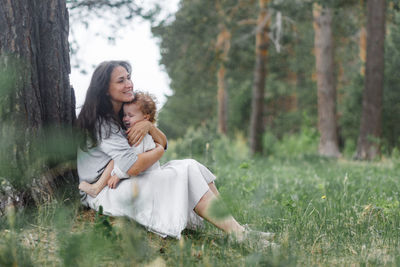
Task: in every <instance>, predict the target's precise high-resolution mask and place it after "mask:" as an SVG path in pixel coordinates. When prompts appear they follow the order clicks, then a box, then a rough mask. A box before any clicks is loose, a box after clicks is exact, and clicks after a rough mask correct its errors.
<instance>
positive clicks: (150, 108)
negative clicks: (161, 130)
mask: <svg viewBox="0 0 400 267" xmlns="http://www.w3.org/2000/svg"><path fill="white" fill-rule="evenodd" d="M134 97H135V98H134V99H133V100H132V101H131V102H128V103H125V105H127V104H138V105H139V108H140V111H141V112H142V113H143V114H144V115H149V121H150V122H151V123H155V122H156V113H157V106H156V98H155V96H154V95H151V94H149V93H145V92H140V91H135V92H134Z"/></svg>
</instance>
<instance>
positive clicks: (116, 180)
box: [107, 175, 120, 189]
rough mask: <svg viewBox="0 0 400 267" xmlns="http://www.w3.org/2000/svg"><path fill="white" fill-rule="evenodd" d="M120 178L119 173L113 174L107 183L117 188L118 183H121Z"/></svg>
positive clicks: (110, 186)
mask: <svg viewBox="0 0 400 267" xmlns="http://www.w3.org/2000/svg"><path fill="white" fill-rule="evenodd" d="M119 181H120V179H119V178H118V176H117V175H113V176H111V178H110V179H109V180H108V182H107V185H108V187H109V188H112V189H114V188H116V187H117V184H118V183H119Z"/></svg>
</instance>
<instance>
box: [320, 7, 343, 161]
mask: <svg viewBox="0 0 400 267" xmlns="http://www.w3.org/2000/svg"><path fill="white" fill-rule="evenodd" d="M313 16H314V23H313V25H314V31H315V35H314V47H315V60H316V70H317V87H318V129H319V132H320V140H319V154H320V155H323V156H328V157H338V156H339V155H340V152H339V145H338V135H337V124H336V88H335V81H334V69H333V68H334V64H333V34H332V10H331V9H330V8H328V7H324V8H323V7H322V6H321V5H318V4H314V8H313Z"/></svg>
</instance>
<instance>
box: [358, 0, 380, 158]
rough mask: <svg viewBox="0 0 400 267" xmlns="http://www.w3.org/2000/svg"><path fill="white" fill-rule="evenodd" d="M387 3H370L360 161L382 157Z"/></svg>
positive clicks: (359, 144) (374, 0)
mask: <svg viewBox="0 0 400 267" xmlns="http://www.w3.org/2000/svg"><path fill="white" fill-rule="evenodd" d="M385 13H386V5H385V0H368V1H367V61H366V68H365V84H364V92H363V104H362V115H361V124H360V133H359V136H358V142H357V153H356V158H357V159H367V160H371V159H374V158H375V157H376V156H378V155H379V154H380V144H379V139H380V137H381V133H382V96H383V75H384V71H383V70H384V40H385Z"/></svg>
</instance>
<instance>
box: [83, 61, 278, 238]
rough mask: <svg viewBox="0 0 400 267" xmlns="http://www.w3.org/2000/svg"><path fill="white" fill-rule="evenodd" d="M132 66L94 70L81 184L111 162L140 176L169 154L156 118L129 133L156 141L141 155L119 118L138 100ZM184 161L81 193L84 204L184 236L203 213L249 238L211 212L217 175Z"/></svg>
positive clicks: (86, 111) (157, 230) (86, 108)
mask: <svg viewBox="0 0 400 267" xmlns="http://www.w3.org/2000/svg"><path fill="white" fill-rule="evenodd" d="M130 70H131V68H130V65H129V63H127V62H124V61H108V62H103V63H101V64H100V65H99V66H98V67H97V68H96V70H95V71H94V73H93V76H92V79H91V82H90V86H89V89H88V91H87V94H86V99H85V103H84V104H83V107H82V110H81V112H80V114H79V117H78V120H77V125H78V128H80V129H81V130H82V132H83V136H84V138H83V140H84V141H83V143H82V144H81V146H80V148H79V149H78V162H77V165H78V174H79V179H80V182H82V181H86V182H88V183H94V182H95V181H96V180H97V179H98V178H99V177H100V176H101V174H102V172H103V170H104V169H105V167H106V166H107V165H108V163H109V162H110V161H111V160H113V163H114V166H116V167H117V168H118V169H119V170H120V171H122V172H123V173H127V174H128V175H130V176H137V175H139V174H140V173H142V172H144V171H145V170H146V169H147V168H148V167H150V166H151V165H153V163H155V162H157V161H158V160H159V159H160V158H161V157H162V155H163V153H164V147H165V146H166V143H167V140H166V137H165V135H164V134H163V133H162V132H161V131H160V130H159V129H157V127H155V126H154V125H153V124H152V123H151V122H148V121H142V122H139V123H137V124H135V126H133V127H131V128H130V130H129V131H128V132H127V134H128V139H129V142H130V143H131V144H138V143H140V142H141V140H142V139H143V137H144V136H145V135H146V134H147V133H149V134H150V135H151V136H152V137H153V139H154V141H155V143H156V148H154V149H153V150H151V151H147V152H144V153H141V154H138V155H137V154H136V153H135V152H134V149H132V147H131V146H130V145H129V143H128V141H127V138H126V137H125V135H124V133H123V132H124V131H123V130H122V127H121V126H122V121H121V119H120V116H119V115H120V112H121V108H122V104H123V103H124V102H130V101H132V99H133V84H132V81H131V79H130ZM179 162H180V163H179V164H175V166H173V167H165V168H163V169H162V170H160V171H161V172H162V173H160V174H159V175H155V176H150V177H149V176H146V177H145V178H144V179H142V178H143V177H141V176H138V177H132V178H128V179H124V180H121V182H120V183H119V184H118V186H117V187H116V188H115V189H111V188H109V187H106V188H104V189H103V190H102V191H101V192H100V193H99V194H98V195H97V196H96V197H91V196H89V195H87V194H85V193H83V192H81V193H82V203H83V204H84V205H87V206H89V207H91V208H93V209H95V210H97V209H98V208H99V206H100V205H101V206H102V207H103V210H104V213H105V214H109V215H112V216H128V217H130V218H132V219H134V220H136V221H137V222H139V223H141V224H142V225H144V226H145V227H147V228H148V230H150V231H153V232H155V233H158V234H160V235H161V236H164V237H165V236H172V237H175V238H178V239H179V238H180V234H181V231H182V230H183V229H185V228H186V227H189V226H195V227H196V226H199V225H200V222H201V219H200V218H199V216H200V217H202V218H204V219H207V220H208V221H209V222H211V223H212V224H214V225H215V226H217V227H218V228H220V229H222V230H223V231H225V232H226V233H230V234H233V235H234V236H236V237H237V238H238V239H240V240H241V239H244V238H245V237H246V236H247V234H248V233H249V231H246V230H245V229H244V227H243V226H241V225H240V224H239V223H238V222H237V221H236V220H235V219H234V218H233V217H232V216H228V217H226V218H224V219H216V218H213V217H212V216H210V214H209V211H210V207H211V205H212V203H213V202H214V201H216V200H217V198H218V195H219V193H218V191H217V189H216V187H215V185H214V179H215V177H214V175H213V174H211V172H209V171H208V170H207V169H206V168H205V167H204V166H203V165H201V164H199V163H197V162H196V161H194V160H183V161H179ZM177 177H178V178H177ZM259 233H260V236H262V237H263V238H265V239H269V238H272V237H273V234H270V233H261V232H259Z"/></svg>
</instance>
